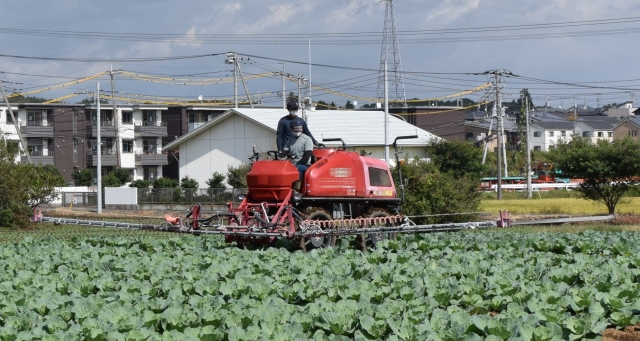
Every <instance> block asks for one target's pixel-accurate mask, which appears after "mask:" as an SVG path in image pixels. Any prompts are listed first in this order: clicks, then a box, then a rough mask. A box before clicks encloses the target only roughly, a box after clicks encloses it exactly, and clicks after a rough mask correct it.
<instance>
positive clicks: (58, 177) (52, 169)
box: [42, 165, 67, 187]
mask: <svg viewBox="0 0 640 341" xmlns="http://www.w3.org/2000/svg"><path fill="white" fill-rule="evenodd" d="M42 171H43V172H47V173H49V174H50V175H51V178H52V180H53V181H54V184H55V186H56V187H64V186H65V185H66V184H67V183H66V181H64V175H62V173H60V170H58V168H56V166H54V165H44V166H42Z"/></svg>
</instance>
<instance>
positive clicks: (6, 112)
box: [4, 109, 13, 123]
mask: <svg viewBox="0 0 640 341" xmlns="http://www.w3.org/2000/svg"><path fill="white" fill-rule="evenodd" d="M4 113H5V114H6V115H7V123H13V118H11V113H10V112H9V109H7V111H5V112H4Z"/></svg>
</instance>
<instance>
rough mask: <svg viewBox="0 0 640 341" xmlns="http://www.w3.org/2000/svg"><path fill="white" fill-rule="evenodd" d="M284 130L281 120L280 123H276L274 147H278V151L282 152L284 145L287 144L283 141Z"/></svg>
mask: <svg viewBox="0 0 640 341" xmlns="http://www.w3.org/2000/svg"><path fill="white" fill-rule="evenodd" d="M284 128H285V127H284V124H283V122H282V120H280V122H278V130H277V131H276V147H278V150H282V149H283V148H284V144H285V143H286V142H287V141H284Z"/></svg>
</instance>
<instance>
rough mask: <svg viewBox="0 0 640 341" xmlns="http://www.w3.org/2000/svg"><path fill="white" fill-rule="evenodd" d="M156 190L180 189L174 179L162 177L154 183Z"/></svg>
mask: <svg viewBox="0 0 640 341" xmlns="http://www.w3.org/2000/svg"><path fill="white" fill-rule="evenodd" d="M153 187H154V188H176V187H178V182H177V181H176V180H173V179H169V178H165V177H164V176H163V177H160V178H157V179H156V181H154V182H153Z"/></svg>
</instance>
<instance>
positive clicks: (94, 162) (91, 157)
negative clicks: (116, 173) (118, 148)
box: [87, 150, 118, 167]
mask: <svg viewBox="0 0 640 341" xmlns="http://www.w3.org/2000/svg"><path fill="white" fill-rule="evenodd" d="M101 156H102V157H101V160H102V166H105V167H106V166H117V165H118V158H117V156H116V154H115V153H113V152H112V151H110V150H103V151H102V155H101ZM87 165H89V166H92V167H97V166H98V153H97V152H96V153H94V152H88V153H87Z"/></svg>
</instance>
